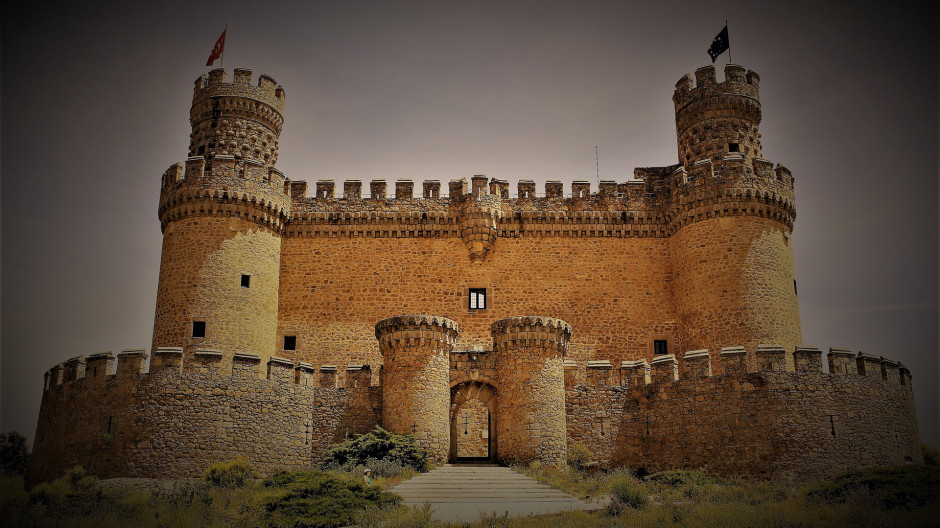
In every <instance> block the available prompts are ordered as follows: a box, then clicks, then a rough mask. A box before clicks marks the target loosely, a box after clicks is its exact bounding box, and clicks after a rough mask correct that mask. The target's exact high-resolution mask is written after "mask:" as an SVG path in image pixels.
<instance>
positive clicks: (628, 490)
mask: <svg viewBox="0 0 940 528" xmlns="http://www.w3.org/2000/svg"><path fill="white" fill-rule="evenodd" d="M608 484H609V487H610V505H609V506H608V507H607V513H608V514H609V515H621V514H622V513H623V512H624V511H626V508H630V509H633V510H642V509H643V508H645V507H646V505H647V504H648V503H649V498H648V497H647V496H646V491H645V490H644V489H643V486H642V485H641V484H640V483H639V482H637V481H636V479H635V478H633V477H631V476H630V475H629V474H627V473H619V474H617V475H615V476H613V477H612V478H611V479H610V482H609V483H608Z"/></svg>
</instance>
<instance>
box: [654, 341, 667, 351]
mask: <svg viewBox="0 0 940 528" xmlns="http://www.w3.org/2000/svg"><path fill="white" fill-rule="evenodd" d="M653 353H654V354H668V353H669V345H668V344H667V343H666V340H665V339H655V340H653Z"/></svg>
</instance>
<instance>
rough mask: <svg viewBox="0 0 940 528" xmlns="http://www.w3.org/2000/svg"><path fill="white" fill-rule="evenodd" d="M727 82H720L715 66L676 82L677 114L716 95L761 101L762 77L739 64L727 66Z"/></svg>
mask: <svg viewBox="0 0 940 528" xmlns="http://www.w3.org/2000/svg"><path fill="white" fill-rule="evenodd" d="M724 73H725V80H724V81H722V82H718V80H717V78H716V75H715V66H714V65H708V66H703V67H701V68H699V69H697V70H695V74H694V76H693V74H691V73H687V74H685V75H683V76H682V77H681V78H680V79H679V80H678V81H676V90H675V92H674V93H673V95H672V100H673V102H674V103H675V106H676V112H678V111H679V110H681V109H682V108H684V107H685V106H686V105H688V104H689V103H690V102H691V101H694V100H697V99H704V98H707V97H712V96H716V95H738V96H742V97H747V98H750V99H754V100H755V101H760V76H759V75H757V72H755V71H751V70H748V69H747V68H745V67H743V66H740V65H738V64H727V65H725V72H724Z"/></svg>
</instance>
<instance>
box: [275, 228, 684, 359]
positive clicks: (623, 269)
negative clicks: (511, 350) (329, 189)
mask: <svg viewBox="0 0 940 528" xmlns="http://www.w3.org/2000/svg"><path fill="white" fill-rule="evenodd" d="M283 248H284V249H283V252H282V256H281V290H280V294H281V296H280V305H279V316H278V335H279V336H283V335H296V336H297V351H296V352H293V353H292V352H289V351H282V350H280V349H279V350H278V351H277V355H281V356H285V357H290V358H293V359H296V360H301V361H307V362H310V363H313V364H336V365H338V366H340V367H341V368H342V366H343V365H345V364H359V363H366V364H372V365H378V364H380V363H381V357H380V354H379V350H378V345H377V343H376V341H375V337H374V335H373V325H374V324H375V322H376V321H379V320H381V319H384V318H386V317H389V316H391V315H394V314H400V313H425V312H426V313H433V314H438V315H441V316H443V317H447V318H449V319H452V320H454V321H457V322H458V323H459V324H460V330H461V331H460V336H459V338H458V341H457V345H456V346H457V348H468V347H471V346H481V347H486V348H490V347H491V346H492V338H491V337H490V333H489V332H490V324H492V323H493V321H496V320H498V319H501V318H504V317H513V316H518V315H521V314H543V315H548V316H552V317H559V318H561V319H564V320H566V321H568V322H570V323H571V324H572V326H573V327H574V328H577V329H578V330H577V332H576V333H575V335H574V336H573V338H572V342H571V345H570V349H569V352H568V357H571V358H573V359H576V360H578V361H581V362H582V363H583V362H586V361H587V360H588V359H594V358H608V359H610V360H611V361H612V362H615V363H618V364H619V361H620V360H622V359H632V358H634V357H646V356H647V354H649V356H650V357H652V338H653V336H655V335H668V334H672V333H674V332H675V329H676V316H675V312H674V308H673V302H672V291H671V287H670V283H669V277H670V271H669V269H670V263H669V259H670V252H669V246H668V240H665V239H658V238H613V237H611V238H600V237H593V238H587V237H585V238H580V237H562V236H557V237H556V236H552V237H549V236H546V237H544V238H543V237H535V236H525V237H522V236H520V237H516V238H504V239H500V240H499V242H498V244H497V246H496V249H495V250H494V251H493V252H492V253H491V254H490V255H488V256H487V260H486V261H485V262H483V263H482V264H479V265H475V264H473V263H472V262H471V261H470V259H469V257H468V253H467V248H466V247H465V245H464V243H463V241H462V240H461V239H460V238H459V237H457V236H454V237H450V238H446V237H440V238H438V237H428V238H421V237H410V238H385V237H383V238H374V237H371V236H368V237H366V236H363V237H336V238H314V237H309V238H308V237H302V238H300V237H285V238H284V240H283ZM469 287H485V288H487V293H488V297H487V303H488V306H487V309H486V310H469V309H468V307H467V294H468V293H467V289H468V288H469ZM279 339H280V338H279ZM279 342H280V341H279Z"/></svg>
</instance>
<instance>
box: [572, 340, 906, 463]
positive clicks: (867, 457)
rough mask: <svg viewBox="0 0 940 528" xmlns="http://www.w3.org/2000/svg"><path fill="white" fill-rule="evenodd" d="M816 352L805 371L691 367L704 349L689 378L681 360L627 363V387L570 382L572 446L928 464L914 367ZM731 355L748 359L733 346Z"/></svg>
mask: <svg viewBox="0 0 940 528" xmlns="http://www.w3.org/2000/svg"><path fill="white" fill-rule="evenodd" d="M809 350H813V349H809ZM836 354H838V352H836ZM797 355H798V356H799V355H800V354H799V352H798V354H797ZM812 355H814V356H815V359H814V360H813V359H811V360H810V362H809V364H808V365H807V364H803V365H802V366H798V368H800V369H801V370H799V371H793V370H792V369H791V370H779V369H777V370H762V371H758V372H753V371H752V372H737V373H732V374H726V375H717V374H716V375H714V376H712V375H704V374H702V375H700V374H696V373H695V372H696V369H695V368H694V367H692V366H691V364H692V363H696V362H698V363H701V362H703V361H708V362H710V356H708V355H698V357H697V358H695V359H690V360H689V361H688V362H687V363H689V364H690V365H687V366H686V368H685V369H684V370H685V371H686V372H689V373H691V375H690V376H689V377H681V378H680V377H679V376H678V365H675V364H674V362H660V364H659V365H652V366H650V365H637V364H628V365H624V366H623V368H621V369H620V370H621V373H620V375H621V378H622V382H621V384H618V383H616V381H613V383H611V384H607V383H603V382H600V383H595V384H592V385H575V386H569V387H568V390H567V391H566V404H567V417H568V442H569V445H570V444H572V443H574V442H582V443H584V444H585V445H586V446H587V447H588V449H590V451H591V452H592V453H595V455H596V456H597V457H598V460H599V462H600V463H601V465H603V466H609V467H613V466H621V465H623V466H627V467H630V468H634V469H637V470H642V471H646V472H656V471H664V470H670V469H695V468H704V469H705V470H706V471H708V472H709V473H712V474H717V475H722V476H752V477H762V478H766V477H771V476H780V475H791V476H798V477H801V478H826V477H830V476H832V475H834V474H836V473H838V472H840V471H845V470H849V469H854V468H857V467H862V466H873V465H892V464H909V463H915V464H920V463H923V455H922V453H921V447H920V436H919V431H918V428H917V420H916V415H915V410H914V398H913V393H912V391H911V384H910V374H909V373H908V372H907V371H906V370H905V369H903V367H902V368H901V369H900V370H899V368H898V365H897V364H896V363H894V362H892V361H889V360H881V359H880V358H874V361H869V364H870V365H876V368H869V369H868V375H859V374H857V373H855V372H849V373H848V374H845V373H834V374H830V373H823V372H822V365H821V363H820V362H819V352H818V350H816V351H815V354H811V357H812ZM862 356H864V355H860V357H862ZM831 357H832V356H831ZM705 358H708V359H705ZM722 361H729V362H736V361H738V360H737V359H735V358H734V355H733V354H732V355H728V356H722V358H721V359H719V360H718V362H719V363H720V362H722ZM856 361H862V360H861V359H856V358H855V357H854V356H853V357H851V360H850V362H851V364H852V365H855V363H856ZM781 363H785V362H781ZM790 363H792V360H791V362H790ZM644 367H645V368H647V369H651V371H652V372H651V374H652V375H651V376H644V375H643V373H642V372H643V370H644ZM766 368H778V367H776V366H775V367H766ZM716 370H718V369H716ZM721 370H724V369H721ZM729 370H732V371H733V370H734V369H733V368H732V369H729ZM657 371H665V372H657ZM698 372H700V373H701V372H703V371H702V370H698ZM638 373H639V375H638ZM616 377H617V376H616V375H614V376H613V378H612V379H616ZM644 378H645V379H644ZM637 380H639V382H637Z"/></svg>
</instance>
